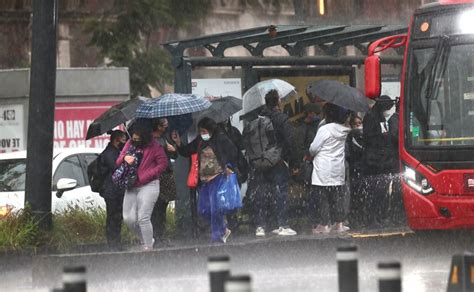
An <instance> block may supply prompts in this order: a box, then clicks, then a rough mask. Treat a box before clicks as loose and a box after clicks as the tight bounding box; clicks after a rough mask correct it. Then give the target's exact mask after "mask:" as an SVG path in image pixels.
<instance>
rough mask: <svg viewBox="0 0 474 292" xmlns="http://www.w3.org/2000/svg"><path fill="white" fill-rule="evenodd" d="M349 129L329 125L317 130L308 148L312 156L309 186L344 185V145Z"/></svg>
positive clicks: (334, 124)
mask: <svg viewBox="0 0 474 292" xmlns="http://www.w3.org/2000/svg"><path fill="white" fill-rule="evenodd" d="M350 130H351V129H350V128H348V127H346V126H344V125H341V124H337V123H329V124H326V125H324V126H321V128H319V130H318V132H317V134H316V137H315V138H314V140H313V143H311V146H310V147H309V153H310V154H311V155H313V156H314V159H313V175H312V177H311V184H312V185H316V186H341V185H344V184H345V180H346V168H345V143H346V139H347V135H348V134H349V132H350Z"/></svg>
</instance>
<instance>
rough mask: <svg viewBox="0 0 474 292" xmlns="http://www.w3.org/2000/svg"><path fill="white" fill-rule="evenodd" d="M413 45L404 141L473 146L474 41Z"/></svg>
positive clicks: (410, 143) (417, 144)
mask: <svg viewBox="0 0 474 292" xmlns="http://www.w3.org/2000/svg"><path fill="white" fill-rule="evenodd" d="M448 41H449V40H448V39H447V38H444V39H440V41H439V42H438V45H437V46H434V47H430V48H420V49H415V50H414V51H413V54H412V58H411V62H410V65H409V66H411V70H412V72H411V78H410V81H409V83H410V87H409V93H408V95H407V100H406V104H407V107H406V113H407V115H406V116H407V120H406V121H407V122H408V127H405V128H406V137H407V139H406V140H407V144H408V145H409V146H414V147H463V146H464V147H466V146H471V147H472V146H474V44H458V45H450V44H448Z"/></svg>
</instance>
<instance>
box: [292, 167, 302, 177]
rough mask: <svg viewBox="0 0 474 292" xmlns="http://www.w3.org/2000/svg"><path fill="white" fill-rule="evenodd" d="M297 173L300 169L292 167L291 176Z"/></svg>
mask: <svg viewBox="0 0 474 292" xmlns="http://www.w3.org/2000/svg"><path fill="white" fill-rule="evenodd" d="M299 174H300V169H299V168H293V170H292V171H291V175H292V176H297V175H299Z"/></svg>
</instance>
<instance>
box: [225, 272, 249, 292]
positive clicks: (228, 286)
mask: <svg viewBox="0 0 474 292" xmlns="http://www.w3.org/2000/svg"><path fill="white" fill-rule="evenodd" d="M224 291H225V292H252V287H251V278H250V276H247V275H243V276H230V277H228V278H227V279H226V281H225V285H224Z"/></svg>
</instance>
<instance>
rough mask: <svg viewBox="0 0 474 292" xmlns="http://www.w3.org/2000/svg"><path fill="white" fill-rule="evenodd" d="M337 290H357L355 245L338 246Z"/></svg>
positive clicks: (357, 275) (340, 291) (357, 272)
mask: <svg viewBox="0 0 474 292" xmlns="http://www.w3.org/2000/svg"><path fill="white" fill-rule="evenodd" d="M336 259H337V274H338V282H339V292H358V291H359V269H358V253H357V246H345V247H339V248H338V249H337V254H336Z"/></svg>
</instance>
